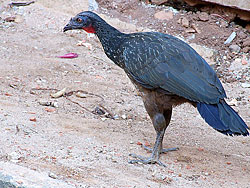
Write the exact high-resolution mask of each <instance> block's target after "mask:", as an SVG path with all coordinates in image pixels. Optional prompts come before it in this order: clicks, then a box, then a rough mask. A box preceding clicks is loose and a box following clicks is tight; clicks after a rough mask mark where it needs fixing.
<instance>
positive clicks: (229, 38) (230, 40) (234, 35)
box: [224, 32, 236, 44]
mask: <svg viewBox="0 0 250 188" xmlns="http://www.w3.org/2000/svg"><path fill="white" fill-rule="evenodd" d="M235 37H236V32H232V33H231V35H230V36H229V37H228V38H227V40H226V41H225V42H224V44H229V43H230V42H232V41H233V40H234V38H235Z"/></svg>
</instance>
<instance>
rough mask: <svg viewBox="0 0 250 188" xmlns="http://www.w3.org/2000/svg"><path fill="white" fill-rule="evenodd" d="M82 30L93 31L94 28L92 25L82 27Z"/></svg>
mask: <svg viewBox="0 0 250 188" xmlns="http://www.w3.org/2000/svg"><path fill="white" fill-rule="evenodd" d="M83 30H85V31H86V32H87V33H95V29H94V27H93V26H90V27H83Z"/></svg>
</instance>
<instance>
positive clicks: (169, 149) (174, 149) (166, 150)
mask: <svg viewBox="0 0 250 188" xmlns="http://www.w3.org/2000/svg"><path fill="white" fill-rule="evenodd" d="M142 147H143V148H144V149H145V150H147V151H148V152H150V153H152V152H153V149H152V148H149V147H147V146H145V145H144V144H143V145H142ZM177 150H179V148H177V147H176V148H166V149H161V151H160V153H167V152H169V151H177Z"/></svg>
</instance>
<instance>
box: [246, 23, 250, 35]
mask: <svg viewBox="0 0 250 188" xmlns="http://www.w3.org/2000/svg"><path fill="white" fill-rule="evenodd" d="M245 28H246V30H247V31H248V32H249V33H250V24H247V25H246V27H245Z"/></svg>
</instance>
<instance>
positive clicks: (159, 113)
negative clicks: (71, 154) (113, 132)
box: [63, 11, 249, 166]
mask: <svg viewBox="0 0 250 188" xmlns="http://www.w3.org/2000/svg"><path fill="white" fill-rule="evenodd" d="M73 29H83V30H85V31H86V32H88V33H95V34H96V35H97V37H98V38H99V40H100V42H101V44H102V46H103V49H104V52H105V54H106V55H107V56H108V57H109V59H111V60H112V61H113V62H114V63H115V64H116V65H118V66H119V67H121V68H122V69H123V70H124V71H125V73H126V74H127V75H128V77H129V78H130V80H131V81H132V82H133V84H134V85H135V87H136V88H137V89H138V91H139V92H140V93H141V96H142V99H143V102H144V105H145V108H146V110H147V112H148V114H149V116H150V118H151V120H152V123H153V126H154V129H155V131H156V134H157V136H156V141H155V144H154V147H153V149H151V148H147V147H146V146H145V149H147V150H150V151H151V152H152V155H151V157H149V158H145V157H142V156H139V155H135V154H130V156H132V157H133V158H135V159H134V160H131V161H130V163H137V162H141V163H144V164H149V163H158V164H160V165H163V166H164V164H163V163H162V162H161V161H160V160H159V156H160V154H161V153H163V152H167V151H173V150H176V149H178V148H170V149H163V148H162V140H163V137H164V133H165V130H166V128H167V126H168V125H169V122H170V119H171V115H172V108H173V107H175V106H176V105H180V104H182V103H185V102H188V103H190V104H191V105H193V106H194V107H196V108H197V109H198V111H199V113H200V115H201V116H202V117H203V118H204V119H205V121H206V122H207V123H208V124H209V125H210V126H211V127H213V128H214V129H215V130H217V131H219V132H221V133H223V134H225V135H231V136H232V135H244V136H247V135H249V132H248V130H247V129H249V128H248V127H247V125H246V124H245V122H244V121H243V120H242V119H241V117H240V116H239V115H238V114H237V113H236V112H235V111H234V110H233V108H231V107H230V106H229V105H228V104H227V103H226V101H225V100H224V98H226V93H225V91H224V89H223V87H222V84H221V82H220V80H219V79H218V77H217V76H216V73H215V72H214V70H213V69H212V68H211V67H210V66H209V65H208V64H207V62H206V61H205V60H204V59H203V58H202V57H201V56H200V55H199V54H198V53H197V52H196V51H195V50H194V49H193V48H192V47H190V46H189V45H188V44H187V43H185V42H183V41H182V40H179V39H178V38H176V37H174V36H171V35H167V34H163V33H159V32H140V33H131V34H125V33H122V32H120V31H118V30H117V29H115V28H114V27H112V26H111V25H109V24H108V23H106V22H105V21H104V20H103V19H102V18H100V17H99V16H98V15H97V14H95V13H93V12H90V11H86V12H81V13H79V14H77V15H76V16H75V17H73V18H71V20H70V22H69V23H68V24H67V25H66V26H65V27H64V29H63V31H64V32H65V31H68V30H73Z"/></svg>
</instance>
